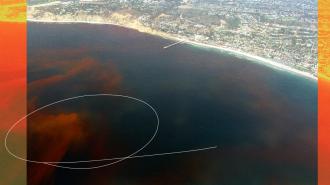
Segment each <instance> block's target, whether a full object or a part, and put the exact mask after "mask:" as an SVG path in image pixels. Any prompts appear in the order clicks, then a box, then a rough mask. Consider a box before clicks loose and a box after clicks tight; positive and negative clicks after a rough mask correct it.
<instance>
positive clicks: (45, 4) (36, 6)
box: [28, 1, 63, 8]
mask: <svg viewBox="0 0 330 185" xmlns="http://www.w3.org/2000/svg"><path fill="white" fill-rule="evenodd" d="M62 3H63V2H61V1H53V2H49V3H42V4H36V5H29V6H28V7H31V8H38V7H45V6H52V5H58V4H62Z"/></svg>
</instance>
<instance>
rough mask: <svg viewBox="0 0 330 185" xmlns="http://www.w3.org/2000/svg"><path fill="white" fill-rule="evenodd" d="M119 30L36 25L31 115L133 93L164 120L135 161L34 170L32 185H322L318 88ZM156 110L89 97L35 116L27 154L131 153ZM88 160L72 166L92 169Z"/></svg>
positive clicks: (53, 157) (31, 36) (82, 156)
mask: <svg viewBox="0 0 330 185" xmlns="http://www.w3.org/2000/svg"><path fill="white" fill-rule="evenodd" d="M170 43H172V41H170V40H166V39H162V38H160V37H156V36H151V35H148V34H144V33H140V32H137V31H134V30H130V29H126V28H121V27H117V26H111V25H91V24H42V23H28V111H29V112H30V111H33V110H35V109H36V108H38V107H41V106H43V105H46V104H49V103H52V102H54V101H57V100H61V99H64V98H69V97H74V96H79V95H84V94H98V93H112V94H121V95H127V96H132V97H136V98H139V99H142V100H144V101H146V102H148V103H149V104H150V105H151V106H153V107H154V108H155V110H156V111H157V112H158V114H159V118H160V126H159V132H158V133H157V135H156V137H155V139H154V140H153V141H152V142H151V143H150V145H149V146H147V147H146V148H145V150H142V151H141V152H139V153H138V155H144V154H154V153H163V152H175V151H181V150H190V149H197V148H203V147H209V146H218V148H217V149H213V150H208V151H201V152H195V153H186V154H179V155H167V156H156V157H146V158H136V159H128V160H125V161H122V162H120V163H118V164H114V165H112V166H108V167H105V168H101V169H96V170H68V169H60V168H54V167H50V166H46V165H42V164H33V163H29V164H28V182H29V184H31V185H32V184H33V185H35V184H47V185H48V184H56V185H57V184H58V185H66V184H68V185H69V184H82V185H85V184H86V185H89V184H98V185H103V184H107V185H112V184H115V185H119V184H125V185H126V184H127V185H140V184H141V185H148V184H150V185H155V184H160V185H168V184H171V185H246V184H251V185H268V184H269V185H273V184H281V185H294V184H297V185H313V184H317V83H316V81H313V80H310V79H307V78H305V77H302V76H298V75H295V74H292V73H289V72H286V71H281V70H278V69H274V68H271V67H267V66H264V65H262V64H259V63H256V62H253V61H248V60H245V59H242V58H237V57H235V56H231V55H228V54H226V53H223V52H220V51H217V50H215V49H208V48H201V47H196V46H191V45H188V44H181V45H176V46H173V47H171V48H168V49H163V46H166V45H168V44H170ZM156 124H157V122H156V119H155V115H154V113H153V112H152V111H151V109H150V108H148V107H147V106H145V105H144V104H143V103H141V102H137V101H132V100H130V99H127V98H120V97H87V98H81V99H76V100H70V101H66V102H62V103H59V104H56V105H54V106H51V107H48V108H46V109H43V110H41V111H39V112H37V113H36V114H34V115H32V116H31V117H29V119H28V158H29V159H34V160H39V161H74V160H90V159H101V158H111V157H123V156H127V155H129V154H131V153H133V152H134V151H136V150H138V149H139V148H140V147H141V146H143V145H144V144H145V143H146V142H147V141H148V140H149V139H150V137H151V136H152V134H153V133H154V130H155V128H156ZM102 164H105V162H97V163H91V164H67V165H66V166H69V167H92V166H96V165H102Z"/></svg>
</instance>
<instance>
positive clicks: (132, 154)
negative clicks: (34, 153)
mask: <svg viewBox="0 0 330 185" xmlns="http://www.w3.org/2000/svg"><path fill="white" fill-rule="evenodd" d="M98 96H112V97H121V98H127V99H131V100H135V101H137V102H140V103H143V104H144V105H146V106H147V107H149V108H150V109H151V110H152V111H153V113H154V114H155V117H156V119H157V125H156V128H155V131H154V133H153V135H152V137H151V138H150V139H149V140H148V141H147V142H146V143H145V144H144V145H143V146H142V147H141V148H139V149H138V150H136V151H135V152H133V153H131V154H129V155H128V156H125V157H116V158H107V159H96V160H87V161H69V162H70V163H82V162H85V163H87V162H88V163H91V162H97V161H98V162H101V161H114V162H110V163H106V164H103V165H99V166H93V167H68V166H63V165H58V164H62V163H63V164H65V163H68V162H57V161H36V160H29V159H26V158H24V157H20V156H18V155H16V154H14V153H13V152H12V151H11V150H10V149H9V147H8V144H7V140H8V137H9V135H10V133H11V131H12V130H13V129H14V128H15V127H16V126H17V125H18V124H19V123H20V122H22V121H23V120H24V119H27V118H28V117H29V116H31V115H32V114H34V113H36V112H38V111H41V110H42V109H45V108H47V107H51V106H53V105H56V104H59V103H62V102H66V101H69V100H75V99H81V98H86V97H98ZM159 123H160V121H159V116H158V113H157V111H156V109H155V108H153V107H152V106H151V105H150V104H149V103H147V102H145V101H144V100H141V99H138V98H134V97H131V96H126V95H120V94H86V95H80V96H74V97H70V98H66V99H62V100H58V101H55V102H53V103H50V104H47V105H45V106H42V107H40V108H37V109H36V110H34V111H32V112H30V113H28V114H27V115H25V116H24V117H22V118H20V119H19V120H18V121H16V122H15V123H14V124H13V125H12V126H11V127H10V128H9V130H8V131H7V133H6V136H5V140H4V145H5V149H6V151H7V152H8V153H9V154H10V155H11V156H13V157H14V158H16V159H19V160H22V161H25V162H31V163H37V164H45V165H49V166H54V167H58V168H64V169H70V170H91V169H97V168H103V167H106V166H111V165H113V164H116V163H119V162H122V161H124V160H127V159H130V158H143V157H152V156H162V155H174V154H181V153H188V152H198V151H203V150H210V149H214V148H216V147H217V146H213V147H207V148H200V149H193V150H183V151H177V152H167V153H158V154H147V155H141V156H136V154H137V153H138V152H140V151H142V150H144V149H145V148H146V147H147V146H148V145H149V144H150V143H151V142H152V141H153V140H154V139H155V137H156V135H157V133H158V130H159Z"/></svg>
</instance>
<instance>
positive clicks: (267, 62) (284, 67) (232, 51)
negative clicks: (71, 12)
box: [27, 18, 318, 81]
mask: <svg viewBox="0 0 330 185" xmlns="http://www.w3.org/2000/svg"><path fill="white" fill-rule="evenodd" d="M27 21H28V22H39V23H60V24H74V23H85V24H103V25H115V26H120V27H124V28H129V29H134V30H137V31H139V32H143V33H148V34H152V35H156V36H160V37H163V38H164V39H169V40H172V41H176V42H182V44H183V43H186V44H191V45H194V46H199V47H204V48H212V49H217V50H220V51H224V52H227V53H229V54H233V55H235V56H238V57H244V58H246V59H248V60H250V61H253V62H259V63H261V64H264V65H267V66H270V67H273V68H276V69H279V70H284V71H287V72H291V73H294V74H297V75H300V76H303V77H307V78H309V79H312V80H315V81H317V79H318V78H317V77H315V76H314V75H312V74H310V73H308V72H305V71H300V70H298V69H295V68H293V67H290V66H287V65H284V64H281V63H278V62H274V61H272V60H270V59H267V58H263V57H260V56H256V55H253V54H250V53H246V52H243V51H238V50H235V49H231V48H227V47H221V46H215V45H211V44H205V43H200V42H196V41H191V40H186V39H181V38H177V37H173V36H171V35H169V34H166V33H162V32H158V31H151V32H150V31H146V29H142V28H135V27H130V26H124V25H121V24H116V23H110V22H101V21H100V22H98V21H79V20H77V21H76V20H74V21H73V20H61V21H57V20H56V21H55V20H38V19H30V18H28V19H27Z"/></svg>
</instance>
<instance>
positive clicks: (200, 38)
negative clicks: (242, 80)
mask: <svg viewBox="0 0 330 185" xmlns="http://www.w3.org/2000/svg"><path fill="white" fill-rule="evenodd" d="M315 2H316V1H315ZM315 2H314V1H307V0H302V1H296V0H293V1H290V2H288V1H276V2H274V3H273V4H269V1H266V0H258V1H249V0H248V1H240V0H239V1H235V2H233V1H226V0H217V1H215V0H180V1H179V0H178V1H156V0H154V1H150V0H110V1H105V0H104V1H103V0H62V1H50V2H49V0H47V2H46V0H30V1H29V7H28V19H29V20H30V21H39V22H62V23H70V22H84V23H99V24H114V25H119V26H124V27H128V28H133V29H136V30H139V31H141V32H146V33H151V34H154V35H159V36H162V37H165V38H170V39H175V40H184V41H185V42H188V43H191V44H198V45H200V46H208V47H213V48H218V49H222V50H225V51H228V52H230V53H235V54H239V55H240V56H245V57H248V58H251V59H257V60H258V61H260V62H266V63H267V64H271V65H272V66H276V67H279V68H282V69H287V70H289V71H292V72H297V73H299V74H303V75H304V76H308V77H312V78H314V79H316V76H317V2H316V3H315Z"/></svg>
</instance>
